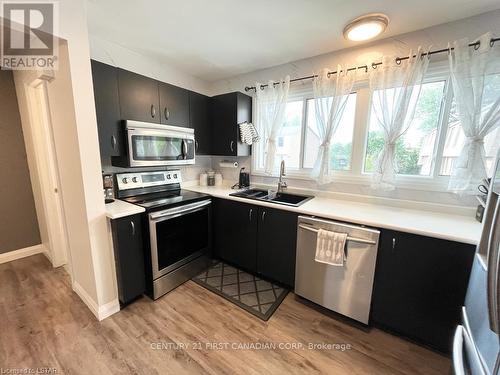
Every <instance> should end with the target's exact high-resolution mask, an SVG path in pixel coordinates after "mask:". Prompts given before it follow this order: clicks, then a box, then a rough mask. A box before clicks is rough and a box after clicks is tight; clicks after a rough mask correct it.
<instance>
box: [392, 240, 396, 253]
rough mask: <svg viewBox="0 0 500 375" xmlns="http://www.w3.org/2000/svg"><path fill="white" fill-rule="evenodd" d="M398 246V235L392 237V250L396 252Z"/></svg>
mask: <svg viewBox="0 0 500 375" xmlns="http://www.w3.org/2000/svg"><path fill="white" fill-rule="evenodd" d="M395 248H396V237H393V238H392V251H393V252H394V249H395Z"/></svg>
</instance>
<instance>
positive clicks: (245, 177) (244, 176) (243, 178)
mask: <svg viewBox="0 0 500 375" xmlns="http://www.w3.org/2000/svg"><path fill="white" fill-rule="evenodd" d="M244 169H245V167H243V168H241V169H240V178H239V182H238V186H239V188H240V189H242V188H247V187H249V186H250V173H248V172H243V170H244Z"/></svg>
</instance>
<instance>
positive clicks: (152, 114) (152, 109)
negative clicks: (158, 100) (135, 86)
mask: <svg viewBox="0 0 500 375" xmlns="http://www.w3.org/2000/svg"><path fill="white" fill-rule="evenodd" d="M151 117H152V118H155V117H156V108H155V106H154V104H151Z"/></svg>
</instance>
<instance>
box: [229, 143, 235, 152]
mask: <svg viewBox="0 0 500 375" xmlns="http://www.w3.org/2000/svg"><path fill="white" fill-rule="evenodd" d="M233 145H234V141H231V144H230V145H229V147H230V148H231V152H234V149H233Z"/></svg>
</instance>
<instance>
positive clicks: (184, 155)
mask: <svg viewBox="0 0 500 375" xmlns="http://www.w3.org/2000/svg"><path fill="white" fill-rule="evenodd" d="M187 153H188V150H187V142H186V140H185V139H183V140H182V159H183V160H186V159H187Z"/></svg>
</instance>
